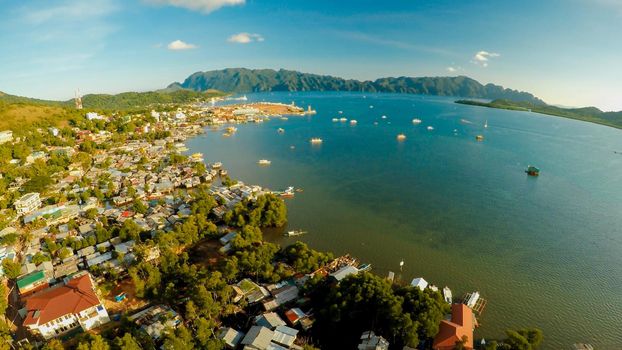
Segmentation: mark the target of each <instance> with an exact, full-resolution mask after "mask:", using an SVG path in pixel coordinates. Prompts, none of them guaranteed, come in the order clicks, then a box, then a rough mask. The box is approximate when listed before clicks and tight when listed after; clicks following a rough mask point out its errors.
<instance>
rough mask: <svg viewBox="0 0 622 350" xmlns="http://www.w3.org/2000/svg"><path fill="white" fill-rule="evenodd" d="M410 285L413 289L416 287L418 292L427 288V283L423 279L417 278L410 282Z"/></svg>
mask: <svg viewBox="0 0 622 350" xmlns="http://www.w3.org/2000/svg"><path fill="white" fill-rule="evenodd" d="M410 285H411V286H413V287H417V288H419V289H420V290H424V289H426V288H427V287H428V281H426V280H424V279H423V277H417V278H414V279H413V280H412V282H410Z"/></svg>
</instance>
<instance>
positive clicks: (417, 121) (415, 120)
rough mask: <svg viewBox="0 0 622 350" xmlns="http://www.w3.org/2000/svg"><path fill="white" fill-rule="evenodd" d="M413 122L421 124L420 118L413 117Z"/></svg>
mask: <svg viewBox="0 0 622 350" xmlns="http://www.w3.org/2000/svg"><path fill="white" fill-rule="evenodd" d="M413 124H421V119H418V118H415V119H413Z"/></svg>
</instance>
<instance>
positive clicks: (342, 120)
mask: <svg viewBox="0 0 622 350" xmlns="http://www.w3.org/2000/svg"><path fill="white" fill-rule="evenodd" d="M339 121H340V122H342V123H345V122H347V121H348V118H343V117H342V118H340V119H339Z"/></svg>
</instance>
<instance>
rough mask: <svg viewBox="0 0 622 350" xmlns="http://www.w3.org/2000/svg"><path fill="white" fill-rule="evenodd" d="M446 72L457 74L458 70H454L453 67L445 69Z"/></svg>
mask: <svg viewBox="0 0 622 350" xmlns="http://www.w3.org/2000/svg"><path fill="white" fill-rule="evenodd" d="M447 71H448V72H449V73H455V72H457V71H458V69H457V68H454V67H447Z"/></svg>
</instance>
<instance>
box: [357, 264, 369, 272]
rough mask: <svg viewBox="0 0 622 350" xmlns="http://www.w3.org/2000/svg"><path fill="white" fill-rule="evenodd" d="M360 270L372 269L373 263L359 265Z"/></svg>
mask: <svg viewBox="0 0 622 350" xmlns="http://www.w3.org/2000/svg"><path fill="white" fill-rule="evenodd" d="M358 270H359V271H370V270H371V264H361V265H359V267H358Z"/></svg>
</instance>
